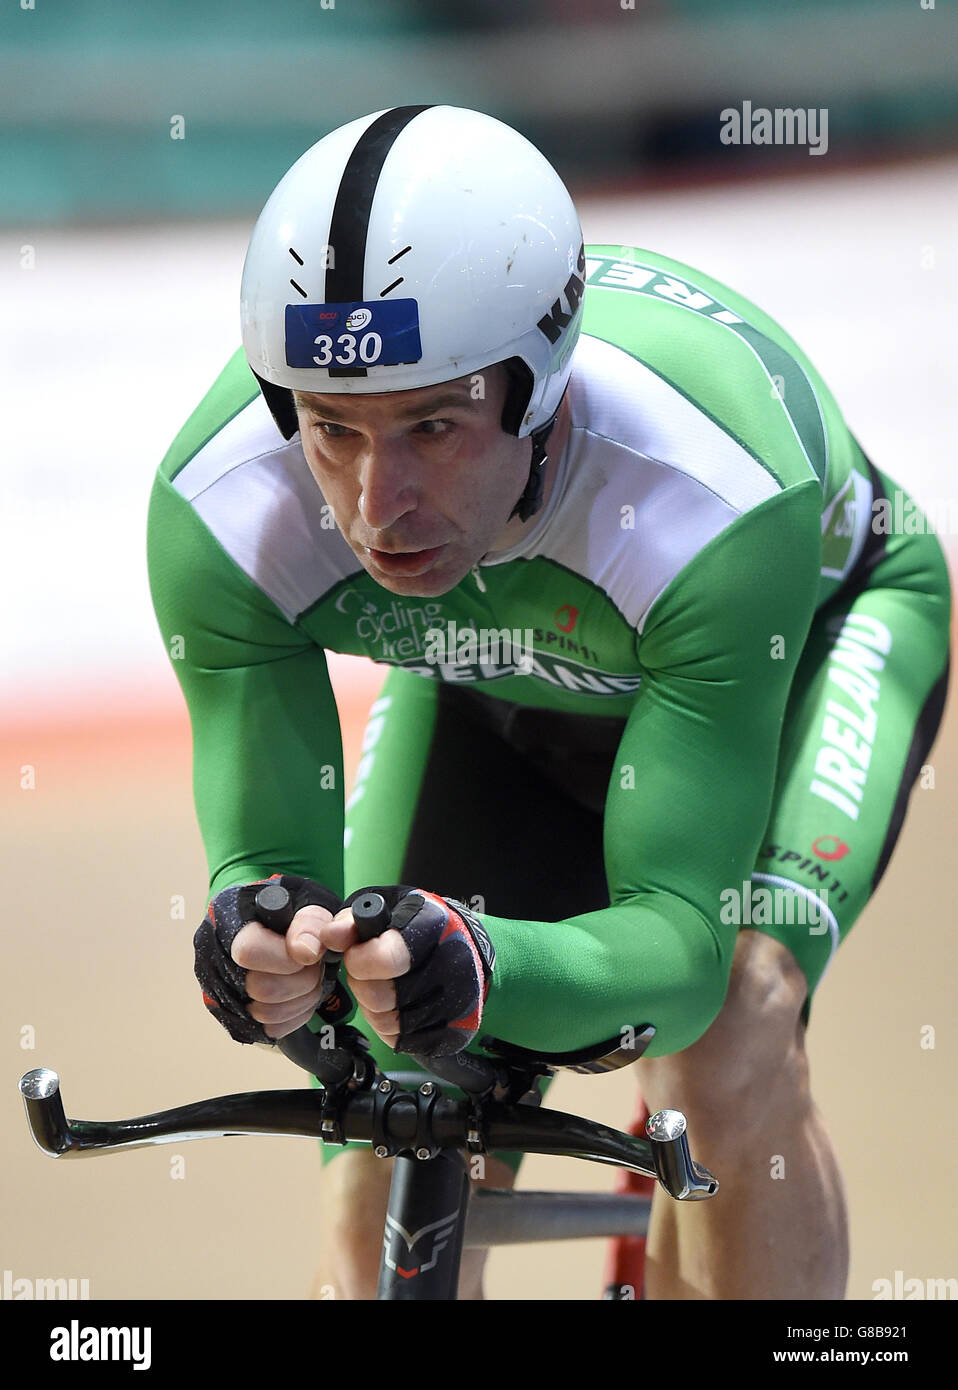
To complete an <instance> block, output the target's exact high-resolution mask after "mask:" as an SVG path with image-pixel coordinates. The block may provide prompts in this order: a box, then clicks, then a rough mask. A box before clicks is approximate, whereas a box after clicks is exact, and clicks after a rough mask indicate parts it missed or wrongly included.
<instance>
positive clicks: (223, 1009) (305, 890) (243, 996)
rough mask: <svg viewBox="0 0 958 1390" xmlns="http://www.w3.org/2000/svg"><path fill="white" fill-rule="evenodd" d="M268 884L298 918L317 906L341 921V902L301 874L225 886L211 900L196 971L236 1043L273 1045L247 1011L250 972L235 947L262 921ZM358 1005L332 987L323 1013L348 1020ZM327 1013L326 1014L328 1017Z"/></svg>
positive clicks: (197, 945)
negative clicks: (261, 900) (282, 892)
mask: <svg viewBox="0 0 958 1390" xmlns="http://www.w3.org/2000/svg"><path fill="white" fill-rule="evenodd" d="M266 883H278V884H279V885H280V887H282V888H285V889H286V890H287V891H288V893H289V895H290V898H291V906H292V909H293V915H294V916H295V914H296V913H297V912H298V911H299V909H300V908H301V907H307V906H310V905H312V904H315V905H316V906H318V907H325V908H328V909H329V911H330V912H331V913H332V914H333V916H334V917H335V915H336V913H337V912H338V911H339V910H340V908H341V907H342V902H341V900H340V899H339V898H338V897H337V896H336V894H335V893H331V892H330V891H329V889H328V888H324V887H323V886H322V884H321V883H314V882H313V880H312V879H309V878H300V877H298V876H297V875H295V874H272V875H271V877H270V878H263V879H259V880H258V881H257V882H256V883H244V884H238V885H236V886H235V887H233V888H223V889H222V890H221V891H220V892H219V893H217V894H216V896H215V897H214V898H213V899H212V901H211V902H210V905H209V907H208V908H207V912H206V916H205V917H204V918H203V921H202V922H201V924H200V926H199V927H198V928H197V930H196V934H195V935H194V937H193V949H194V951H195V955H196V965H195V973H196V978H197V979H198V980H199V982H200V984H201V985H202V987H203V1003H204V1004H205V1005H206V1007H207V1009H208V1010H209V1012H210V1013H211V1014H212V1015H213V1017H214V1018H215V1019H216V1021H217V1022H218V1023H221V1024H222V1025H223V1027H224V1028H225V1029H226V1031H227V1032H228V1033H229V1035H230V1037H231V1038H232V1039H233V1041H234V1042H241V1043H269V1044H270V1045H272V1046H275V1044H276V1039H275V1038H271V1037H269V1035H268V1034H267V1033H266V1031H265V1029H264V1028H263V1025H262V1024H261V1023H257V1022H256V1019H255V1018H252V1017H251V1016H250V1015H249V1014H248V1013H247V1011H246V1006H247V1004H249V1003H250V1002H251V1001H250V997H249V995H248V994H247V992H246V971H245V970H244V968H243V967H242V966H241V965H237V964H236V962H235V961H234V959H233V957H232V956H231V954H230V948H231V947H232V945H233V940H234V938H235V937H236V935H237V933H238V932H239V931H240V930H241V929H242V928H243V927H245V926H246V924H247V922H255V921H257V916H256V894H257V893H258V892H259V890H260V888H262V887H263V885H264V884H266ZM353 1008H354V1005H353V1001H352V1000H351V999H350V997H349V995H348V994H347V993H346V991H345V989H344V988H343V986H342V985H341V984H338V983H337V984H336V985H335V987H334V986H333V984H332V983H330V984H329V989H328V991H327V995H326V996H325V997H324V998H323V1000H322V1002H321V1004H320V1006H319V1008H318V1009H317V1012H318V1013H320V1014H324V1016H327V1015H328V1019H329V1021H330V1022H335V1023H339V1022H342V1021H344V1020H345V1019H346V1018H347V1017H348V1016H349V1014H350V1013H351V1012H352V1011H353ZM324 1011H325V1013H324Z"/></svg>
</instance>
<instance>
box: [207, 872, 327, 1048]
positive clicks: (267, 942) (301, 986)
mask: <svg viewBox="0 0 958 1390" xmlns="http://www.w3.org/2000/svg"><path fill="white" fill-rule="evenodd" d="M269 882H273V883H279V884H280V885H281V886H282V887H283V888H286V889H288V890H289V893H290V896H291V898H292V901H293V905H294V907H295V909H296V911H295V915H294V917H293V920H292V922H291V923H290V926H289V929H288V930H287V932H286V935H285V936H280V935H279V934H278V933H277V932H274V931H270V930H268V928H266V927H264V926H263V925H262V923H261V922H258V921H257V920H256V906H255V898H256V894H257V892H258V891H259V889H260V888H261V887H262V886H263V884H264V883H269ZM340 902H341V899H340V898H338V897H337V896H336V895H335V894H334V893H331V892H330V891H329V890H328V889H327V888H324V887H323V886H322V885H321V884H319V883H314V882H313V881H312V880H311V879H307V878H299V877H297V876H295V875H291V874H284V875H278V874H274V875H273V877H272V879H261V880H260V881H259V882H258V883H248V884H242V885H238V886H236V887H233V888H224V889H223V890H222V891H221V892H219V893H217V894H216V896H215V897H214V898H213V900H212V902H211V903H210V905H209V908H208V909H207V914H206V916H205V918H204V919H203V922H202V924H201V925H200V927H199V928H198V930H197V932H196V935H195V936H194V937H193V946H194V949H195V952H196V978H197V979H198V980H199V982H200V984H201V985H202V987H203V1002H204V1003H205V1005H206V1007H207V1008H208V1009H209V1011H210V1013H211V1014H213V1016H214V1017H215V1018H216V1019H217V1020H218V1021H219V1022H220V1023H221V1024H222V1025H223V1027H224V1028H225V1029H226V1031H227V1032H228V1033H229V1035H230V1037H231V1038H233V1039H234V1040H235V1041H236V1042H243V1043H254V1042H260V1043H273V1042H275V1041H276V1040H277V1039H278V1038H284V1037H285V1036H286V1035H287V1033H292V1032H294V1031H295V1030H296V1029H297V1028H300V1027H302V1025H303V1024H304V1023H308V1022H309V1020H310V1018H312V1016H313V1013H314V1012H315V1010H316V1008H317V1006H318V1005H319V1004H320V1003H321V1002H322V1001H323V999H324V998H325V997H326V994H327V993H328V992H329V989H330V988H331V986H330V985H329V984H325V985H324V981H323V974H324V969H323V964H322V958H323V956H324V955H325V953H326V948H325V947H324V946H323V945H322V943H321V941H320V930H321V928H322V927H323V926H324V925H326V924H327V923H329V922H330V921H332V918H333V914H334V913H335V912H336V911H337V910H338V909H339V906H340Z"/></svg>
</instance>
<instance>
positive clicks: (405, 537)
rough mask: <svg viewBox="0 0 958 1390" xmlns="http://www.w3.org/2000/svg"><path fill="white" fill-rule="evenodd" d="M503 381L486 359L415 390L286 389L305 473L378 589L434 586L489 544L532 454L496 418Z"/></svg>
mask: <svg viewBox="0 0 958 1390" xmlns="http://www.w3.org/2000/svg"><path fill="white" fill-rule="evenodd" d="M507 381H508V377H507V374H506V370H505V368H504V367H502V366H500V365H496V366H494V367H487V368H486V369H485V370H484V371H483V372H480V373H477V374H475V375H473V376H465V377H459V378H458V379H457V380H456V381H447V382H443V383H442V384H441V385H439V386H426V387H422V388H420V389H418V390H415V391H391V392H389V393H387V394H382V395H369V396H361V395H354V396H350V395H323V394H316V393H308V392H303V391H296V392H295V393H294V400H295V402H296V409H297V416H298V419H299V427H300V435H301V438H302V441H303V452H304V453H305V455H306V461H307V463H308V464H309V468H310V472H311V473H312V475H313V477H314V478H315V479H316V482H317V483H318V484H319V487H320V489H321V490H322V494H323V497H324V498H325V499H326V501H327V502H328V503H329V505H330V506H331V507H332V510H333V516H334V517H335V518H336V524H337V526H338V527H339V529H340V531H341V532H342V533H343V535H344V536H345V538H346V540H347V542H348V543H349V546H350V547H351V549H352V550H353V552H354V553H355V554H356V556H357V558H358V559H359V560H360V561H361V563H362V564H363V566H364V567H365V568H366V569H367V570H368V572H369V574H370V575H371V576H372V578H373V579H375V580H376V582H377V584H381V585H382V586H383V588H385V589H390V590H391V591H392V592H393V593H396V594H408V595H411V596H416V597H421V598H426V597H432V596H434V595H436V594H444V593H446V592H447V591H448V590H449V589H451V588H453V587H454V586H455V585H456V584H458V583H459V581H460V580H461V579H463V578H464V577H465V575H467V574H468V573H469V571H470V569H471V568H472V566H473V565H474V564H475V563H476V562H477V560H479V559H480V557H481V556H483V555H484V554H485V553H486V552H487V551H488V550H491V549H493V548H494V547H495V542H496V541H497V539H498V538H499V536H500V535H501V533H502V531H503V529H504V527H505V525H506V523H507V521H508V520H509V514H510V512H511V511H512V509H513V507H514V506H515V504H516V502H517V501H518V498H519V496H520V494H521V492H522V489H523V487H524V486H525V484H526V481H527V479H528V476H529V461H530V457H531V444H530V441H529V440H528V439H515V438H514V437H513V436H512V435H507V434H505V433H504V432H503V430H502V428H501V425H500V420H501V417H502V406H503V402H504V400H505V393H506V386H507ZM479 383H481V388H482V391H483V392H484V396H483V398H481V399H474V397H475V396H476V395H477V394H479V386H478V385H477V384H479ZM398 552H407V553H405V554H400V553H398Z"/></svg>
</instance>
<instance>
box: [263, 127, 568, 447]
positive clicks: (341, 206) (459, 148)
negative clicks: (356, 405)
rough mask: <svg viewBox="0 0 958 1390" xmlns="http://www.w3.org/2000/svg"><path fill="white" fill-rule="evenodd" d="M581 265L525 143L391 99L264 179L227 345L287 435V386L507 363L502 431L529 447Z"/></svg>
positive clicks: (412, 380)
mask: <svg viewBox="0 0 958 1390" xmlns="http://www.w3.org/2000/svg"><path fill="white" fill-rule="evenodd" d="M584 272H585V253H584V248H583V243H582V231H581V228H580V226H579V218H578V215H577V213H576V210H575V206H574V204H573V202H572V199H571V198H570V196H569V193H568V191H567V190H566V188H565V185H564V184H563V183H562V180H561V179H560V178H559V176H558V174H557V173H556V172H555V170H554V169H553V168H552V166H551V164H549V162H548V160H547V159H545V157H544V156H543V155H542V154H540V152H539V151H538V150H537V149H536V148H535V146H534V145H532V144H530V143H529V141H528V140H526V139H525V138H524V137H523V136H521V135H519V134H518V133H517V132H516V131H514V130H512V129H511V128H510V127H509V126H507V125H504V124H503V123H502V122H501V121H497V120H495V119H494V118H493V117H491V116H485V115H482V114H481V113H480V112H477V111H467V110H464V109H462V108H461V107H457V106H397V107H393V108H392V109H391V110H387V111H379V112H375V113H373V114H372V115H370V116H363V117H361V118H360V119H359V120H355V121H350V122H349V124H348V125H344V126H340V127H339V129H338V130H334V131H332V132H331V133H330V134H329V135H327V136H325V137H324V138H323V139H322V140H320V141H318V142H317V143H316V144H315V145H313V146H312V147H311V148H310V149H308V150H307V151H306V153H305V154H304V155H302V157H301V158H300V159H298V160H297V161H296V163H295V164H294V165H293V167H292V168H291V169H290V170H289V172H288V173H287V174H286V175H285V177H284V178H283V179H282V180H281V181H280V183H279V184H278V185H277V187H276V189H275V190H274V192H273V194H272V196H271V197H270V199H269V201H268V203H267V204H266V206H265V208H264V209H263V211H262V213H261V215H260V217H259V220H258V221H257V223H256V226H255V228H254V230H253V235H252V237H251V239H250V244H249V250H248V252H247V255H246V264H245V266H244V269H243V287H242V325H243V346H244V348H245V351H246V357H247V360H248V361H249V364H250V367H251V368H252V370H253V372H254V373H255V375H256V376H257V378H258V379H259V382H260V386H261V388H262V391H263V394H264V396H265V397H266V401H267V403H268V405H269V407H270V410H271V411H272V413H273V416H274V418H275V419H276V422H277V424H278V426H279V428H280V430H281V431H282V433H283V435H284V437H285V438H287V439H289V438H290V437H291V436H292V435H293V434H294V433H295V432H296V430H297V428H298V424H297V419H296V412H295V408H294V405H293V398H292V395H291V392H292V390H293V389H296V390H299V391H306V392H314V391H315V392H322V393H334V392H347V393H350V394H352V393H358V394H363V393H374V392H383V391H406V390H412V389H414V388H417V387H423V386H433V385H436V384H437V383H439V382H442V381H451V380H453V379H455V378H456V377H461V376H466V375H468V374H470V373H472V372H478V371H480V370H481V369H482V368H483V367H489V366H491V365H492V364H493V363H496V362H506V363H507V364H508V366H509V371H510V390H509V394H508V397H507V400H506V406H505V409H504V411H503V418H502V426H503V429H505V430H506V431H507V432H508V433H510V434H513V435H516V436H518V437H520V438H522V437H524V436H526V435H532V436H533V440H534V443H535V442H536V441H537V440H539V442H540V446H541V449H544V441H545V438H546V436H547V435H548V430H549V428H551V425H552V424H553V422H554V419H555V413H556V411H557V409H558V407H559V403H560V401H561V399H562V395H563V392H564V391H565V388H566V385H567V383H568V380H569V374H570V371H571V367H572V351H573V348H574V347H575V343H576V339H577V338H578V335H579V328H580V325H581V320H582V313H581V306H582V296H583V291H584V283H583V277H584ZM534 459H535V451H534Z"/></svg>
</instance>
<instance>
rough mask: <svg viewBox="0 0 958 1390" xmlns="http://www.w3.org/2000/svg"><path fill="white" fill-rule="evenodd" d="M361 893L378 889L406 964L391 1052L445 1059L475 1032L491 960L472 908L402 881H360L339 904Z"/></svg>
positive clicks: (399, 985)
mask: <svg viewBox="0 0 958 1390" xmlns="http://www.w3.org/2000/svg"><path fill="white" fill-rule="evenodd" d="M364 893H380V894H381V895H382V897H383V898H384V899H385V902H386V906H387V908H388V909H389V911H390V924H389V925H390V926H391V927H395V928H396V930H397V931H400V932H402V938H403V941H404V942H405V944H406V947H407V949H408V951H409V955H410V957H411V960H412V965H411V968H410V969H409V971H408V972H407V973H406V974H405V975H400V976H398V977H397V978H396V980H395V982H394V983H395V986H396V1007H397V1009H398V1011H399V1039H398V1042H397V1044H396V1048H395V1051H396V1052H408V1053H411V1054H412V1055H413V1056H419V1057H448V1056H450V1055H451V1054H453V1053H456V1052H461V1051H462V1050H463V1049H464V1048H466V1047H468V1046H469V1044H470V1043H471V1042H472V1041H473V1039H474V1038H475V1037H476V1034H477V1033H478V1032H479V1024H480V1021H481V1019H482V1008H483V1005H484V1004H485V1002H486V998H487V996H488V994H489V986H490V983H491V981H492V972H493V968H494V966H495V963H496V952H495V947H494V946H493V944H492V942H491V941H490V939H489V935H488V933H487V931H486V929H485V927H484V926H483V925H482V923H481V922H480V921H479V918H478V917H477V916H476V915H475V913H474V912H470V910H469V908H468V907H466V905H465V903H461V902H459V901H458V899H456V898H441V897H439V895H438V894H437V893H429V892H426V891H425V889H422V888H411V887H409V886H408V885H405V884H398V885H392V886H389V887H385V888H383V887H366V888H360V889H357V891H356V892H355V893H350V895H349V897H348V898H347V899H346V901H345V902H344V903H343V907H350V906H352V904H353V902H354V901H355V899H356V898H358V897H360V896H361V895H362V894H364Z"/></svg>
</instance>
